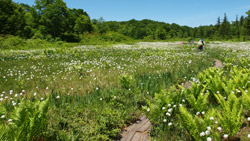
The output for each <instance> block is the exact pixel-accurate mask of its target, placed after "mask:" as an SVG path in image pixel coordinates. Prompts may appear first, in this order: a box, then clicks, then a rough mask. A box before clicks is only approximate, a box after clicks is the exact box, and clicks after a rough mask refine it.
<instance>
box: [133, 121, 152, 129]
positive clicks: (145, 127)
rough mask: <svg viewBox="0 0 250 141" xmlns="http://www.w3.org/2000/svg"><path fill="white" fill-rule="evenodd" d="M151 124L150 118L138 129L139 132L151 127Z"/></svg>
mask: <svg viewBox="0 0 250 141" xmlns="http://www.w3.org/2000/svg"><path fill="white" fill-rule="evenodd" d="M150 126H151V123H150V121H149V120H147V122H146V123H145V124H144V125H143V126H141V127H140V128H138V129H137V130H136V131H137V132H146V131H147V130H149V129H150Z"/></svg>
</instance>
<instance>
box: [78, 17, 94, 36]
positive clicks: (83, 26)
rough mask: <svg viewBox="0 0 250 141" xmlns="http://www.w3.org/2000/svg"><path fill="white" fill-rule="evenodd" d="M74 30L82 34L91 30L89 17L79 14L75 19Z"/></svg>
mask: <svg viewBox="0 0 250 141" xmlns="http://www.w3.org/2000/svg"><path fill="white" fill-rule="evenodd" d="M74 30H75V32H76V33H78V34H83V33H84V32H86V31H88V32H90V31H91V30H92V24H91V21H90V19H89V17H87V16H85V15H80V16H79V17H78V18H77V19H76V22H75V26H74Z"/></svg>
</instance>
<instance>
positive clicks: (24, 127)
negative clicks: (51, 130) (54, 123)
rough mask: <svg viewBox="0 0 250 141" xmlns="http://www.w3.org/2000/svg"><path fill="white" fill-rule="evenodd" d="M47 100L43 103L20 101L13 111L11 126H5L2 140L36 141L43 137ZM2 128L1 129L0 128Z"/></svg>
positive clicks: (45, 125)
mask: <svg viewBox="0 0 250 141" xmlns="http://www.w3.org/2000/svg"><path fill="white" fill-rule="evenodd" d="M48 109H49V99H47V100H45V101H42V102H40V101H35V102H32V101H22V102H21V104H20V105H19V106H18V107H16V108H15V109H14V111H13V112H12V115H11V118H12V119H13V122H12V124H8V125H6V127H4V128H5V130H4V131H6V132H5V135H3V134H0V135H1V136H0V137H2V138H3V140H37V139H41V137H43V136H44V133H45V132H46V129H47V112H48ZM2 128H3V127H2Z"/></svg>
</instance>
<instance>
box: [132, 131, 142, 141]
mask: <svg viewBox="0 0 250 141" xmlns="http://www.w3.org/2000/svg"><path fill="white" fill-rule="evenodd" d="M142 136H143V134H142V133H140V132H136V133H135V135H134V137H133V138H132V139H131V141H142Z"/></svg>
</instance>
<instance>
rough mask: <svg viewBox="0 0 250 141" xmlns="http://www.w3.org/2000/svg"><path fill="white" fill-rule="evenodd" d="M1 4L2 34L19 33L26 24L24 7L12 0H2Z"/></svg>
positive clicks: (0, 21) (0, 32)
mask: <svg viewBox="0 0 250 141" xmlns="http://www.w3.org/2000/svg"><path fill="white" fill-rule="evenodd" d="M0 5H1V6H0V23H1V28H0V34H12V35H19V34H20V33H21V32H22V30H23V29H24V26H25V20H24V15H25V11H24V8H23V7H22V6H20V5H18V4H16V3H14V2H12V0H1V1H0Z"/></svg>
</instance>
